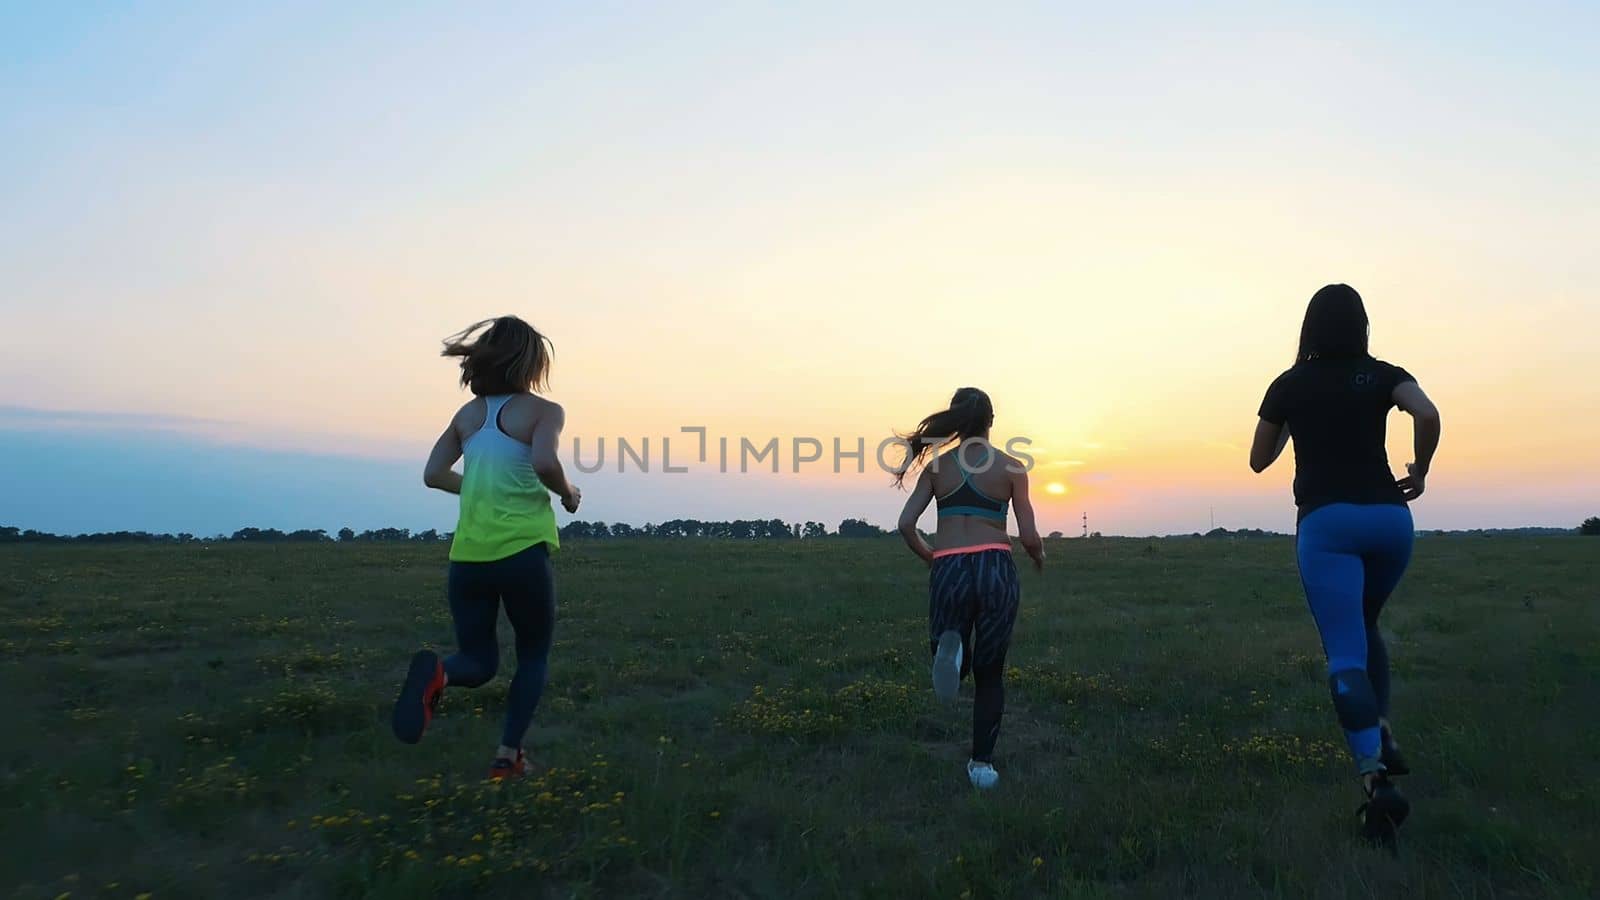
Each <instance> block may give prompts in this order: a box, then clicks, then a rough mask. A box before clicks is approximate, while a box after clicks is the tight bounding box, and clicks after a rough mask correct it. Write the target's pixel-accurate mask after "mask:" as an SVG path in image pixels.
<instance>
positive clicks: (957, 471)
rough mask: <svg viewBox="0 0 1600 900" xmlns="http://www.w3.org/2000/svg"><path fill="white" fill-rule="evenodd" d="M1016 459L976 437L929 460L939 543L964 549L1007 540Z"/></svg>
mask: <svg viewBox="0 0 1600 900" xmlns="http://www.w3.org/2000/svg"><path fill="white" fill-rule="evenodd" d="M1016 469H1020V466H1019V464H1018V462H1017V460H1016V459H1014V458H1013V457H1011V456H1009V455H1007V454H1005V453H1002V452H1000V451H998V450H996V449H995V448H994V447H993V445H991V444H990V443H989V442H988V441H987V440H983V439H981V438H973V439H970V440H968V441H965V442H963V443H961V444H959V445H957V446H956V447H954V448H952V449H950V450H948V451H946V452H944V453H941V454H940V455H939V456H937V457H935V458H934V459H933V461H932V462H931V463H929V470H930V474H931V476H932V478H933V494H934V499H935V502H936V504H937V506H938V516H939V527H938V546H939V547H941V548H946V547H959V546H963V545H967V544H972V543H982V542H985V541H995V540H997V539H1004V537H1005V533H1006V509H1007V507H1008V506H1009V505H1010V503H1011V499H1012V492H1013V486H1012V473H1013V471H1014V470H1016Z"/></svg>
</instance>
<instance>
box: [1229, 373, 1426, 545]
mask: <svg viewBox="0 0 1600 900" xmlns="http://www.w3.org/2000/svg"><path fill="white" fill-rule="evenodd" d="M1414 380H1415V379H1413V378H1412V377H1411V374H1410V373H1408V372H1407V371H1406V370H1405V369H1402V368H1400V367H1399V366H1395V365H1390V364H1389V363H1386V362H1383V361H1382V360H1378V359H1373V358H1372V357H1355V358H1346V359H1313V360H1306V361H1303V362H1300V363H1298V364H1296V365H1295V367H1294V368H1292V369H1290V370H1289V371H1287V372H1284V373H1283V374H1282V375H1279V376H1278V378H1277V379H1276V380H1275V381H1273V383H1272V386H1271V387H1270V388H1268V390H1267V395H1266V398H1265V399H1264V400H1263V401H1262V404H1261V411H1260V413H1261V418H1263V419H1265V420H1267V421H1268V422H1271V423H1273V424H1277V425H1287V426H1288V428H1289V433H1290V435H1292V436H1293V438H1294V453H1295V488H1294V490H1295V503H1296V505H1298V506H1299V507H1300V513H1301V515H1302V517H1303V516H1305V515H1306V514H1309V513H1310V512H1312V511H1313V510H1315V509H1317V508H1319V507H1322V506H1326V505H1328V504H1331V503H1384V504H1401V503H1404V502H1405V497H1404V494H1403V492H1402V491H1401V490H1400V488H1399V487H1397V486H1396V484H1395V478H1394V473H1393V472H1392V471H1391V470H1390V468H1389V454H1388V451H1387V449H1386V447H1385V444H1386V439H1387V433H1388V418H1389V411H1390V410H1391V409H1393V408H1394V405H1395V404H1394V389H1395V386H1396V385H1399V384H1403V383H1405V382H1408V381H1414Z"/></svg>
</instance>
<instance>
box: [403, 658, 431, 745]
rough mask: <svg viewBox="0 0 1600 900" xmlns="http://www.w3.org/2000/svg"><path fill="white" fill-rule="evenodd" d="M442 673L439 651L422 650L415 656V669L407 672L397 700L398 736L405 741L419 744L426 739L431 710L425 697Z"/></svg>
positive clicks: (412, 660)
mask: <svg viewBox="0 0 1600 900" xmlns="http://www.w3.org/2000/svg"><path fill="white" fill-rule="evenodd" d="M438 672H439V654H437V653H434V652H433V651H432V650H419V651H417V654H416V655H415V656H413V657H411V668H410V669H409V670H407V671H406V680H405V683H404V684H402V685H401V686H400V696H399V698H397V699H396V700H395V701H394V722H393V725H394V736H395V737H397V738H399V739H400V741H401V742H402V743H406V744H415V743H417V742H418V741H420V740H422V732H423V731H425V730H427V728H428V712H427V707H426V706H425V705H424V704H423V702H422V698H423V696H424V695H426V694H427V692H428V685H430V684H432V683H433V679H434V676H435V675H437V674H438Z"/></svg>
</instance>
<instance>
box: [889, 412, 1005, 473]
mask: <svg viewBox="0 0 1600 900" xmlns="http://www.w3.org/2000/svg"><path fill="white" fill-rule="evenodd" d="M993 424H994V404H992V403H990V402H989V395H988V394H985V393H984V392H983V391H980V390H978V389H977V388H974V387H964V388H962V389H961V390H959V391H956V393H955V396H953V397H951V398H950V406H949V408H947V409H942V410H940V411H938V412H936V413H934V414H933V415H930V416H928V417H927V418H925V419H923V420H922V421H921V422H919V423H917V427H916V429H915V430H913V431H912V432H911V433H910V434H901V435H898V437H899V438H900V439H901V440H902V441H905V443H906V458H905V462H903V463H901V464H900V467H899V468H897V469H895V473H894V483H895V486H896V487H905V481H906V476H907V475H909V474H910V473H911V470H912V469H914V468H916V467H917V466H918V465H920V464H921V463H922V461H923V458H924V457H926V456H927V455H928V454H929V453H931V452H933V451H935V450H936V449H938V448H940V447H943V446H944V445H945V444H948V443H951V442H952V441H956V442H959V441H965V440H967V439H968V438H975V437H983V436H984V435H986V434H988V433H989V426H990V425H993Z"/></svg>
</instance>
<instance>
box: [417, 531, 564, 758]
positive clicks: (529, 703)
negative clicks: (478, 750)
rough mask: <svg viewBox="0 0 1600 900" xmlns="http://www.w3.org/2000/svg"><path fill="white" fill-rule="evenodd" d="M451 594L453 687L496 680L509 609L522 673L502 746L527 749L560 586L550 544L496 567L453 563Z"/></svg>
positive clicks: (448, 662) (515, 681)
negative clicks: (498, 630)
mask: <svg viewBox="0 0 1600 900" xmlns="http://www.w3.org/2000/svg"><path fill="white" fill-rule="evenodd" d="M449 594H450V617H451V618H452V619H454V620H455V625H456V646H457V647H458V649H457V651H456V652H455V654H453V655H451V656H449V657H447V658H446V659H445V661H444V671H445V675H446V676H448V678H449V682H450V684H449V686H450V687H468V688H475V687H479V686H480V685H483V684H485V683H487V682H488V681H489V679H491V678H493V677H494V673H495V670H496V669H498V668H499V666H500V640H499V638H498V636H497V635H496V634H495V626H496V624H497V623H498V620H499V618H500V606H501V604H504V605H505V609H506V618H507V619H509V620H510V621H511V630H512V631H513V632H515V634H516V645H517V674H516V675H514V676H512V679H511V693H510V696H509V698H508V699H507V701H506V721H505V729H504V731H502V732H501V734H500V743H501V744H502V745H504V746H507V747H521V746H522V739H523V737H524V736H526V735H527V733H528V726H529V725H530V724H531V723H532V722H533V711H534V709H535V708H536V707H537V706H538V705H539V697H540V695H541V694H543V693H544V682H545V675H546V672H547V671H548V667H549V660H550V642H551V639H552V636H553V633H554V630H555V620H556V582H555V573H554V572H553V571H552V570H551V568H550V551H549V550H548V549H546V547H545V545H544V544H536V545H534V546H532V547H529V548H528V549H526V550H524V551H522V552H521V553H517V554H515V555H513V556H508V557H506V558H505V559H501V560H496V561H494V562H487V563H462V562H453V563H451V564H450V577H449Z"/></svg>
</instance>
